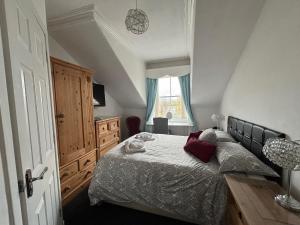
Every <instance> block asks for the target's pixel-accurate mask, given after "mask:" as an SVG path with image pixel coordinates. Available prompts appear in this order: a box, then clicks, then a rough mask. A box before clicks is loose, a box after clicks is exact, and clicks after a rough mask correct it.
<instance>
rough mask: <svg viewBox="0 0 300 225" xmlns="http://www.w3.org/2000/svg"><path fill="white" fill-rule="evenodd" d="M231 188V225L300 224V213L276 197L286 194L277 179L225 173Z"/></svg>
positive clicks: (227, 214) (228, 223)
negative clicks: (279, 201) (280, 202)
mask: <svg viewBox="0 0 300 225" xmlns="http://www.w3.org/2000/svg"><path fill="white" fill-rule="evenodd" d="M225 180H226V182H227V185H228V188H229V199H228V207H227V213H226V217H227V218H226V222H227V225H300V214H296V213H294V212H291V211H288V210H286V209H285V208H282V207H281V206H279V205H278V204H277V203H276V202H275V201H274V197H275V196H276V195H277V194H278V193H284V191H283V189H282V188H281V187H280V186H279V185H278V184H277V183H275V182H272V181H267V180H259V179H253V178H247V177H242V176H237V175H225Z"/></svg>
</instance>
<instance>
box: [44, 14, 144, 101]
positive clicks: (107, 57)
mask: <svg viewBox="0 0 300 225" xmlns="http://www.w3.org/2000/svg"><path fill="white" fill-rule="evenodd" d="M76 18H77V16H76ZM52 22H53V21H52ZM49 30H50V32H51V36H52V37H54V38H55V39H56V40H58V41H59V43H60V44H61V45H62V46H63V47H64V48H65V50H67V51H68V52H69V53H70V55H72V56H73V57H74V58H75V59H76V60H77V61H78V62H80V63H81V64H82V65H85V66H87V67H89V68H91V69H94V70H95V72H96V73H95V76H94V79H95V80H96V81H98V82H100V83H103V84H105V87H106V90H107V91H108V93H109V94H110V95H111V96H112V97H113V98H115V99H116V100H117V101H118V102H119V103H120V104H121V105H122V106H129V107H145V103H146V100H145V94H140V93H139V90H138V88H137V87H136V86H135V85H134V83H133V81H132V79H131V78H130V76H128V74H127V71H126V70H125V69H124V67H123V65H122V63H121V61H120V59H119V58H118V56H117V55H116V54H115V51H114V50H113V49H112V47H111V45H110V43H109V42H108V41H107V38H106V36H105V34H104V33H103V31H102V29H101V28H100V27H99V24H98V23H97V22H96V20H95V18H94V14H93V11H90V10H87V11H86V13H85V14H80V19H78V20H74V18H72V19H70V20H68V19H66V18H65V19H64V22H62V21H61V20H59V21H54V22H53V23H49ZM142 75H143V76H144V71H143V73H142Z"/></svg>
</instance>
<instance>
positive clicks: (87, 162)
mask: <svg viewBox="0 0 300 225" xmlns="http://www.w3.org/2000/svg"><path fill="white" fill-rule="evenodd" d="M90 162H91V160H89V159H88V160H86V161H85V163H84V164H83V165H84V166H86V165H87V164H89V163H90Z"/></svg>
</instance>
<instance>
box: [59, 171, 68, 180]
mask: <svg viewBox="0 0 300 225" xmlns="http://www.w3.org/2000/svg"><path fill="white" fill-rule="evenodd" d="M67 176H69V173H68V172H67V173H64V174H63V175H61V178H60V179H63V178H64V177H67Z"/></svg>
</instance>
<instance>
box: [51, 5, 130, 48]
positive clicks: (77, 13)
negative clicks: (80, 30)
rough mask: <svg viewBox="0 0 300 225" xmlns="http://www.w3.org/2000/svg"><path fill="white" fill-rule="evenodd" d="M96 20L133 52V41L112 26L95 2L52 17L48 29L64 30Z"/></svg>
mask: <svg viewBox="0 0 300 225" xmlns="http://www.w3.org/2000/svg"><path fill="white" fill-rule="evenodd" d="M88 22H96V23H97V24H98V26H100V28H102V29H104V30H105V31H106V32H108V33H109V34H110V35H111V36H112V37H114V38H115V39H116V40H117V41H119V42H120V43H121V44H122V45H124V47H126V48H127V49H128V50H129V51H131V52H132V50H131V48H132V46H133V43H131V42H129V41H126V40H125V39H124V38H123V37H122V36H121V35H119V34H118V32H116V31H115V30H114V29H113V28H112V26H111V25H110V24H109V23H108V22H107V21H106V19H105V18H104V16H103V15H102V14H101V13H100V11H99V10H98V9H97V7H96V6H95V4H89V5H86V6H83V7H81V8H78V9H75V10H72V11H70V12H69V13H67V14H65V15H64V16H59V17H55V18H50V19H49V20H48V29H49V31H50V32H55V31H59V30H63V29H66V28H69V27H73V26H77V25H79V24H83V23H88Z"/></svg>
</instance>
